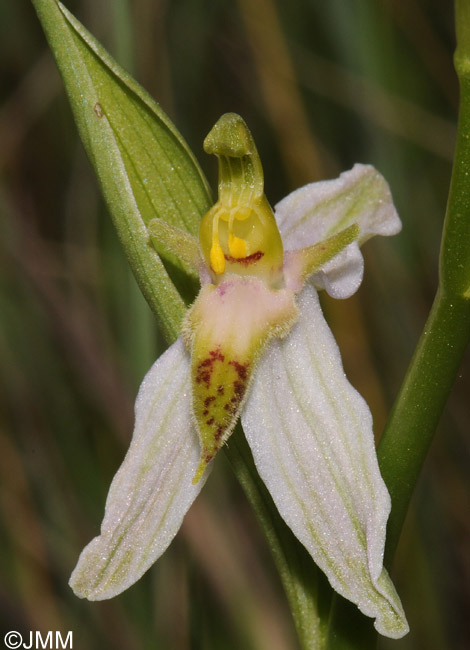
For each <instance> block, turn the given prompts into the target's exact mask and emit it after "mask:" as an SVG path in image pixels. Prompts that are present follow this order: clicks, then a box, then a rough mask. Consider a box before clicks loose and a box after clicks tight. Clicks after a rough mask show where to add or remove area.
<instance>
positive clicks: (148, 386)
mask: <svg viewBox="0 0 470 650" xmlns="http://www.w3.org/2000/svg"><path fill="white" fill-rule="evenodd" d="M190 391H191V385H190V359H189V355H188V353H187V351H186V350H185V347H184V344H183V341H182V340H181V339H178V340H177V341H176V343H174V344H173V345H172V346H171V347H170V348H169V349H168V350H167V351H166V352H165V353H164V354H163V355H162V356H161V357H160V358H159V359H158V361H156V363H155V364H154V365H153V366H152V368H151V369H150V371H149V372H148V373H147V375H146V376H145V378H144V381H143V382H142V385H141V387H140V391H139V394H138V396H137V401H136V405H135V416H136V420H135V429H134V434H133V438H132V443H131V446H130V448H129V451H128V452H127V455H126V457H125V459H124V462H123V464H122V465H121V467H120V469H119V471H118V472H117V474H116V476H115V477H114V479H113V482H112V484H111V487H110V490H109V494H108V498H107V501H106V510H105V515H104V519H103V523H102V525H101V535H100V536H99V537H95V538H94V539H93V540H92V541H91V542H90V543H89V544H88V546H86V547H85V549H84V550H83V551H82V553H81V555H80V558H79V560H78V564H77V566H76V568H75V570H74V572H73V574H72V576H71V578H70V586H71V587H72V589H73V590H74V592H75V593H76V595H77V596H80V597H82V598H88V599H89V600H104V599H106V598H111V597H112V596H115V595H117V594H119V593H121V592H122V591H124V589H127V588H128V587H129V586H131V585H132V584H133V583H134V582H136V580H138V579H139V578H140V577H141V576H142V574H143V573H145V571H147V569H148V568H149V567H150V566H151V565H152V564H153V563H154V562H155V560H156V559H157V558H158V557H160V555H161V554H162V553H163V552H164V551H165V549H166V548H167V546H168V545H169V544H170V542H171V541H172V539H173V538H174V536H175V535H176V533H177V532H178V530H179V528H180V526H181V523H182V521H183V517H184V515H185V514H186V512H187V511H188V509H189V507H190V506H191V504H192V502H193V501H194V499H195V498H196V496H197V495H198V494H199V492H200V490H201V488H202V486H203V485H204V482H205V478H206V476H203V478H202V480H201V481H199V483H198V484H197V485H193V484H192V478H193V476H194V473H195V471H196V468H197V466H198V462H199V456H200V447H199V441H198V436H197V433H196V430H195V428H194V425H193V423H192V419H191V414H190V404H191V398H190ZM205 474H206V475H207V472H206V473H205Z"/></svg>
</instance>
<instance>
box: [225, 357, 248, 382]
mask: <svg viewBox="0 0 470 650" xmlns="http://www.w3.org/2000/svg"><path fill="white" fill-rule="evenodd" d="M228 364H229V366H233V367H234V368H235V371H236V373H237V375H238V376H239V377H240V379H241V380H242V381H246V378H247V376H248V367H249V365H250V364H249V363H240V362H239V361H229V362H228Z"/></svg>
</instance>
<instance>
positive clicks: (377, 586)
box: [242, 287, 408, 638]
mask: <svg viewBox="0 0 470 650" xmlns="http://www.w3.org/2000/svg"><path fill="white" fill-rule="evenodd" d="M299 306H300V318H299V321H298V322H297V323H296V325H294V328H293V329H292V332H291V333H290V335H289V336H288V337H287V338H286V339H284V340H281V341H279V340H276V341H274V342H273V343H272V344H271V345H270V347H269V348H268V350H267V352H266V354H265V355H264V357H263V358H262V359H261V361H260V363H259V368H258V371H257V373H256V377H255V380H254V383H253V387H252V390H251V394H250V396H249V397H248V401H247V404H246V407H245V411H244V413H243V415H242V423H243V427H244V430H245V434H246V437H247V439H248V442H249V444H250V446H251V449H252V452H253V456H254V460H255V463H256V466H257V468H258V471H259V473H260V476H261V477H262V479H263V480H264V482H265V483H266V485H267V487H268V489H269V491H270V492H271V495H272V497H273V499H274V501H275V503H276V505H277V507H278V509H279V512H280V513H281V515H282V516H283V518H284V519H285V521H286V522H287V524H288V525H289V526H290V528H291V529H292V530H293V532H294V534H295V535H296V536H297V537H298V539H299V540H300V541H301V542H302V543H303V544H304V546H305V547H306V548H307V550H308V551H309V552H310V554H311V555H312V557H313V559H314V560H315V562H316V563H317V565H318V566H319V567H320V568H321V569H322V570H323V571H324V572H325V574H326V576H327V577H328V579H329V581H330V583H331V585H332V587H333V588H334V589H335V590H336V591H337V592H339V593H340V594H342V595H343V596H344V597H346V598H348V599H349V600H351V601H352V602H354V603H356V604H357V605H358V607H359V609H360V610H361V611H362V612H363V613H364V614H366V615H368V616H372V617H375V618H376V621H375V626H376V628H377V630H378V631H379V632H380V633H381V634H384V635H386V636H389V637H392V638H399V637H401V636H403V635H404V634H406V632H407V631H408V626H407V623H406V619H405V616H404V613H403V609H402V607H401V603H400V600H399V598H398V596H397V594H396V591H395V588H394V586H393V584H392V582H391V580H390V578H389V576H388V574H387V572H386V571H385V569H383V566H382V556H383V549H384V544H385V528H386V522H387V518H388V515H389V512H390V497H389V495H388V492H387V489H386V487H385V484H384V482H383V480H382V477H381V476H380V472H379V468H378V464H377V457H376V453H375V447H374V438H373V433H372V418H371V414H370V411H369V409H368V407H367V404H366V403H365V401H364V400H363V398H362V397H361V396H360V395H359V393H357V391H356V390H355V389H354V388H353V387H352V386H351V385H350V383H349V382H348V380H347V379H346V377H345V375H344V371H343V368H342V363H341V358H340V354H339V350H338V347H337V345H336V342H335V340H334V338H333V335H332V334H331V332H330V330H329V328H328V325H327V324H326V322H325V320H324V318H323V315H322V312H321V308H320V305H319V302H318V296H317V294H316V292H315V290H314V289H313V288H312V287H307V288H305V289H304V291H303V292H302V294H301V295H300V297H299Z"/></svg>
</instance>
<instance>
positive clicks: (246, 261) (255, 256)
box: [224, 251, 264, 266]
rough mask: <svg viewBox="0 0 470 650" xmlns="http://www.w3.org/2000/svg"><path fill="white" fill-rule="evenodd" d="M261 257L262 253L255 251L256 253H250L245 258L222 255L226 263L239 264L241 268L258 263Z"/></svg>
mask: <svg viewBox="0 0 470 650" xmlns="http://www.w3.org/2000/svg"><path fill="white" fill-rule="evenodd" d="M263 256H264V253H263V251H256V253H252V254H251V255H247V256H246V257H232V256H231V255H224V257H225V259H226V261H227V262H230V264H241V265H242V266H249V265H250V264H254V263H255V262H258V260H260V259H261V258H262V257H263Z"/></svg>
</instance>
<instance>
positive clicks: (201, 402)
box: [184, 274, 297, 482]
mask: <svg viewBox="0 0 470 650" xmlns="http://www.w3.org/2000/svg"><path fill="white" fill-rule="evenodd" d="M296 317H297V308H296V305H295V301H294V295H293V294H292V292H291V291H288V290H286V289H282V290H278V291H273V290H271V289H270V288H269V287H267V286H266V284H265V283H264V282H263V281H262V280H259V279H258V278H255V277H250V276H242V277H240V276H236V275H233V274H232V275H227V276H226V277H225V279H224V280H223V281H222V282H220V284H218V285H217V286H215V285H209V286H205V287H203V288H202V289H201V292H200V294H199V296H198V298H197V300H196V302H195V303H194V305H193V307H192V308H191V309H190V310H189V312H188V315H187V317H186V320H185V324H184V333H185V338H186V340H187V344H188V347H189V349H190V350H191V376H192V406H193V414H194V418H195V422H196V427H197V430H198V432H199V437H200V440H201V463H200V467H199V468H198V471H197V472H196V476H195V478H194V480H195V481H196V482H197V481H198V480H199V478H200V477H201V476H202V474H203V472H204V469H205V467H206V465H207V464H208V463H209V462H210V461H211V460H212V459H213V458H214V456H215V454H216V453H217V451H218V450H219V449H220V447H221V446H222V444H223V443H224V442H225V441H226V440H227V438H228V436H229V435H230V434H231V432H232V430H233V427H234V426H235V423H236V421H237V419H238V417H239V414H240V409H241V407H242V405H243V402H244V400H245V397H246V395H247V391H248V387H249V384H250V381H251V378H252V376H253V371H254V369H255V367H256V363H257V360H258V358H259V356H260V354H261V353H262V351H263V349H264V347H265V345H266V344H267V342H268V341H269V340H270V339H271V338H273V337H274V336H282V334H283V333H287V332H288V331H289V329H290V326H291V325H292V323H293V322H294V321H295V319H296Z"/></svg>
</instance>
